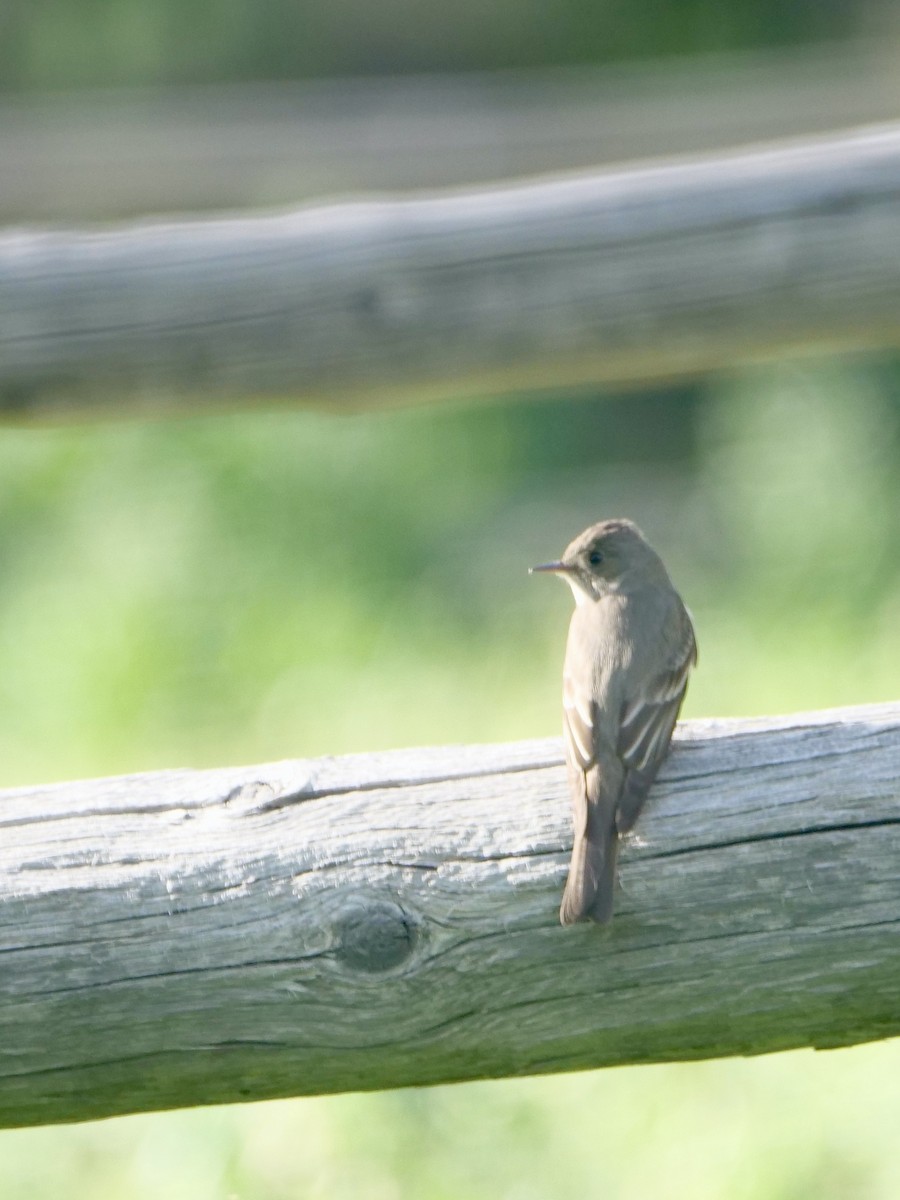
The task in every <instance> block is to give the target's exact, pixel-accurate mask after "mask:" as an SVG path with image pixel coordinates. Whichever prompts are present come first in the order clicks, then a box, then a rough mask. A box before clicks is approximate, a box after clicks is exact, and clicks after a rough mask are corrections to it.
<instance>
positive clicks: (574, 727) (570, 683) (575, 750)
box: [563, 672, 595, 773]
mask: <svg viewBox="0 0 900 1200" xmlns="http://www.w3.org/2000/svg"><path fill="white" fill-rule="evenodd" d="M594 707H595V706H594V703H593V701H592V700H591V699H590V696H588V695H586V694H585V691H584V689H583V688H579V687H578V686H577V684H576V682H575V680H574V679H573V678H572V676H571V675H570V674H569V673H568V672H565V673H564V674H563V733H564V734H565V741H566V759H567V760H568V762H569V765H570V766H571V767H574V768H577V769H578V770H579V771H581V772H582V773H583V772H585V771H587V770H588V769H589V768H590V767H591V766H592V765H593V763H594V759H595V751H594Z"/></svg>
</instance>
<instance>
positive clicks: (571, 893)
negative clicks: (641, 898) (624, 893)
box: [559, 813, 619, 925]
mask: <svg viewBox="0 0 900 1200" xmlns="http://www.w3.org/2000/svg"><path fill="white" fill-rule="evenodd" d="M599 815H600V814H599V813H592V814H591V816H593V817H594V818H595V819H594V820H589V821H588V828H587V829H586V830H584V831H583V832H582V831H581V830H576V832H575V845H574V846H573V847H572V862H571V864H570V866H569V878H568V879H567V880H566V888H565V891H564V892H563V898H562V904H561V905H560V908H559V919H560V921H561V923H562V924H563V925H574V924H575V922H576V921H585V920H590V921H596V922H597V924H598V925H605V924H606V923H607V921H609V919H610V917H611V916H612V911H613V895H614V892H615V886H616V857H617V854H618V849H619V839H618V835H617V833H616V828H615V825H614V824H612V823H609V822H607V821H602V820H596V817H597V816H599Z"/></svg>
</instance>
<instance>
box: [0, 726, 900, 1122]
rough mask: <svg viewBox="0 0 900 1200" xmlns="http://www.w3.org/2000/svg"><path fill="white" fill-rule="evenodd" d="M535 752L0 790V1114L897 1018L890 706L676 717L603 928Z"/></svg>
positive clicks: (736, 1044) (695, 1053)
mask: <svg viewBox="0 0 900 1200" xmlns="http://www.w3.org/2000/svg"><path fill="white" fill-rule="evenodd" d="M568 809H569V803H568V798H567V796H566V784H565V777H564V771H563V768H562V759H561V746H560V744H559V742H558V741H557V740H556V739H551V740H547V741H541V742H527V743H521V744H514V745H506V746H481V747H448V748H442V749H435V750H409V751H401V752H396V753H388V754H375V755H360V756H354V757H350V758H341V759H322V760H318V761H309V762H284V763H276V764H270V765H267V766H258V767H247V768H240V769H238V768H235V769H226V770H215V771H201V772H191V771H168V772H162V773H158V774H151V775H138V776H132V777H126V778H119V779H104V780H94V781H89V782H85V783H72V784H59V785H53V786H49V787H38V788H30V789H20V790H15V791H6V792H4V793H2V794H0V827H2V828H0V918H2V935H0V961H2V970H0V1047H2V1053H0V1124H2V1125H10V1126H11V1125H28V1124H43V1123H47V1122H58V1121H71V1120H83V1119H87V1118H94V1117H102V1116H107V1115H111V1114H114V1113H125V1112H136V1111H142V1110H148V1109H160V1108H172V1107H178V1106H184V1105H194V1104H211V1103H221V1102H228V1101H237V1100H250V1099H262V1098H265V1097H272V1096H287V1095H296V1094H312V1093H324V1092H335V1091H340V1090H346V1089H371V1088H387V1087H395V1086H402V1085H407V1084H429V1083H437V1082H441V1081H446V1080H456V1079H475V1078H484V1077H498V1076H510V1075H524V1074H530V1073H536V1072H551V1071H567V1070H575V1069H580V1068H586V1067H598V1066H604V1065H612V1064H621V1063H642V1062H654V1061H660V1060H670V1059H690V1058H702V1057H709V1056H715V1055H733V1054H755V1053H761V1052H765V1051H772V1050H781V1049H787V1048H789V1047H795V1046H820V1047H822V1046H842V1045H850V1044H853V1043H856V1042H862V1041H867V1040H871V1039H875V1038H881V1037H886V1036H889V1035H892V1034H897V1033H900V937H898V925H900V886H898V873H897V863H898V862H900V705H898V704H893V705H882V706H871V707H865V708H857V709H846V710H840V711H834V712H824V713H813V714H806V715H799V716H794V717H786V718H780V719H769V718H767V719H760V720H750V721H734V720H732V721H694V722H688V723H686V724H684V725H682V726H681V727H680V728H679V731H678V735H677V738H676V742H675V746H674V750H673V753H672V755H671V758H670V759H669V762H668V764H667V765H666V767H665V770H664V773H663V776H662V778H661V780H660V782H659V784H658V785H657V787H656V788H655V789H654V792H653V794H652V797H651V802H650V804H649V806H648V810H647V812H646V813H645V815H644V817H643V819H642V821H641V824H640V827H639V834H640V841H639V842H636V843H634V844H632V845H630V846H628V847H626V848H625V849H624V851H623V854H622V863H621V895H620V897H619V902H618V908H617V913H616V916H615V918H614V920H613V922H612V925H611V926H610V927H609V928H608V929H607V930H601V929H599V928H597V927H595V926H591V925H580V926H577V927H574V928H570V929H563V928H561V927H560V926H559V924H558V922H557V908H558V903H559V894H560V890H561V887H562V883H563V879H564V876H565V871H566V864H567V853H568V846H569V845H570V838H571V834H570V829H569V812H568Z"/></svg>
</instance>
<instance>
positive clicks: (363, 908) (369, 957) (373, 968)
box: [335, 900, 418, 974]
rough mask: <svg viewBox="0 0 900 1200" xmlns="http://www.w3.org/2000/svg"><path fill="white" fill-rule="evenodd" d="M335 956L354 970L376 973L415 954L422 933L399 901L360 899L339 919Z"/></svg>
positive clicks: (396, 964) (396, 965)
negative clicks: (419, 932) (419, 933)
mask: <svg viewBox="0 0 900 1200" xmlns="http://www.w3.org/2000/svg"><path fill="white" fill-rule="evenodd" d="M335 933H336V935H337V946H336V948H335V956H336V958H337V959H338V961H339V962H340V963H342V964H343V965H344V966H346V967H350V968H352V969H353V970H354V971H365V972H367V973H369V974H375V973H377V972H379V971H390V970H392V969H393V968H394V967H399V966H400V964H401V963H403V962H405V961H406V959H408V958H409V956H410V955H411V954H412V952H413V949H414V947H415V944H416V940H417V937H418V931H417V926H416V924H415V922H414V921H413V920H412V919H411V918H410V917H409V916H408V915H407V913H405V912H404V911H403V909H402V908H401V907H400V905H399V904H394V903H392V902H391V901H388V900H357V901H354V902H353V903H352V904H351V905H349V906H348V907H347V908H345V909H344V910H343V912H342V913H341V914H340V916H339V917H338V919H337V921H336V923H335Z"/></svg>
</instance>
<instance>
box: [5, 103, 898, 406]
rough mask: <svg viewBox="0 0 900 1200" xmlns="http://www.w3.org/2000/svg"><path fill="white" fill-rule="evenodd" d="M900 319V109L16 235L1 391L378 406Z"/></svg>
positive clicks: (86, 399) (779, 345)
mask: <svg viewBox="0 0 900 1200" xmlns="http://www.w3.org/2000/svg"><path fill="white" fill-rule="evenodd" d="M894 344H900V126H890V127H885V128H882V129H875V130H869V131H863V132H858V133H855V134H851V135H846V136H843V137H836V138H830V139H825V140H822V141H820V142H811V143H803V144H797V145H787V146H781V147H778V148H773V149H767V150H757V151H753V152H747V153H743V154H732V155H723V156H719V157H716V158H710V159H705V160H701V161H696V162H684V163H673V164H669V165H662V166H649V167H641V168H636V169H634V170H627V171H611V172H608V173H605V174H600V175H596V176H590V177H586V178H577V179H558V180H553V181H549V182H542V183H533V184H530V185H527V186H521V187H511V188H504V189H499V190H493V191H480V192H470V193H465V194H459V195H455V194H451V195H446V196H441V197H436V198H432V199H416V200H396V201H388V200H385V201H377V202H376V201H372V202H367V203H363V202H360V203H357V204H346V205H339V206H336V207H331V208H324V209H310V210H302V211H299V212H296V213H293V214H290V215H284V216H280V217H264V218H240V219H234V220H218V221H204V222H199V221H198V222H193V223H191V222H182V223H174V224H159V225H153V224H138V225H134V226H131V227H127V228H120V229H115V230H109V231H105V230H97V231H93V232H87V233H71V232H29V231H18V232H9V233H7V234H6V235H4V236H2V237H0V414H5V415H7V416H14V417H21V416H24V415H31V414H33V415H49V416H53V415H58V414H61V413H67V412H75V413H88V412H94V413H97V414H104V413H108V412H116V413H120V414H124V413H134V412H138V411H142V410H144V409H147V408H154V407H169V408H176V409H180V410H186V411H196V409H197V407H198V406H199V405H200V404H201V403H202V402H207V401H209V400H213V401H216V402H218V403H223V402H230V403H232V404H238V403H240V404H243V405H245V406H246V405H248V404H251V403H253V402H254V401H255V400H257V399H260V398H265V399H269V400H271V399H272V398H281V399H287V400H291V401H294V402H297V403H303V404H314V405H323V406H332V407H334V406H338V407H339V406H347V405H350V406H369V407H373V406H378V405H385V404H394V403H398V402H400V401H408V400H427V399H432V400H437V399H447V398H454V397H456V398H458V397H474V396H483V395H488V394H492V393H494V394H496V393H503V392H510V391H517V390H518V391H522V390H529V389H532V390H533V389H549V388H559V387H565V386H572V385H578V384H596V383H599V382H609V381H619V382H622V381H641V380H650V379H653V378H659V377H665V376H677V375H686V374H691V373H694V372H700V371H708V370H711V369H714V368H716V367H725V366H731V365H733V364H734V363H738V362H741V361H746V360H748V359H753V358H760V357H765V356H772V355H783V354H785V353H788V352H797V351H808V350H817V351H829V350H851V349H861V348H865V347H874V346H879V345H894Z"/></svg>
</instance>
